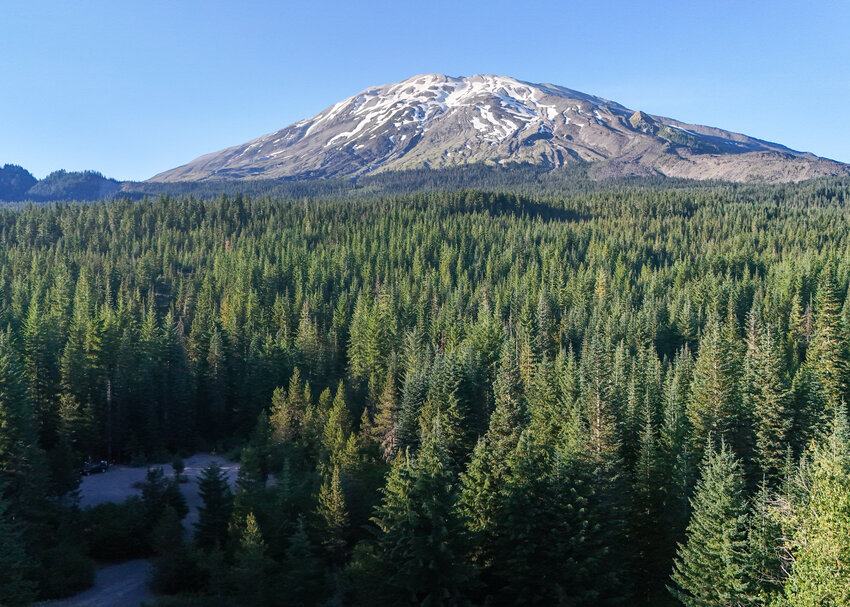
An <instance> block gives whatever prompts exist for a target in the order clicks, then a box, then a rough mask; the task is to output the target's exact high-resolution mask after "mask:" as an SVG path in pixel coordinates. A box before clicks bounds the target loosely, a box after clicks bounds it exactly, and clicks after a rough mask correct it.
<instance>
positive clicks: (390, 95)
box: [149, 74, 850, 182]
mask: <svg viewBox="0 0 850 607" xmlns="http://www.w3.org/2000/svg"><path fill="white" fill-rule="evenodd" d="M477 162H484V163H491V164H501V165H510V164H511V163H533V164H542V165H547V166H551V167H553V168H554V167H559V166H563V165H565V164H569V163H574V162H586V163H590V164H592V165H593V173H594V174H595V176H597V177H600V178H604V177H614V176H629V175H638V176H651V175H661V176H668V177H682V178H690V179H720V180H728V181H768V182H781V181H800V180H804V179H811V178H816V177H825V176H837V175H847V174H850V165H846V164H842V163H839V162H836V161H832V160H828V159H825V158H820V157H818V156H815V155H813V154H811V153H808V152H799V151H796V150H793V149H791V148H788V147H786V146H783V145H781V144H776V143H771V142H768V141H764V140H761V139H757V138H754V137H749V136H747V135H744V134H741V133H733V132H730V131H725V130H723V129H719V128H716V127H710V126H703V125H695V124H689V123H685V122H681V121H678V120H675V119H672V118H666V117H663V116H657V115H653V114H648V113H646V112H643V111H641V110H632V109H629V108H627V107H625V106H623V105H621V104H619V103H617V102H614V101H610V100H607V99H604V98H602V97H596V96H593V95H588V94H586V93H582V92H580V91H575V90H573V89H569V88H566V87H562V86H558V85H554V84H549V83H543V84H534V83H529V82H524V81H521V80H516V79H514V78H510V77H507V76H495V75H475V76H470V77H451V76H444V75H442V74H422V75H418V76H413V77H412V78H408V79H406V80H403V81H401V82H398V83H393V84H386V85H381V86H377V87H371V88H368V89H365V90H363V91H361V92H360V93H358V94H356V95H353V96H351V97H348V98H346V99H343V100H342V101H339V102H338V103H336V104H334V105H332V106H330V107H328V108H326V109H324V110H323V111H321V112H319V113H318V114H316V115H315V116H312V117H310V118H306V119H304V120H301V121H298V122H295V123H293V124H291V125H289V126H287V127H285V128H283V129H280V130H278V131H275V132H273V133H269V134H267V135H263V136H261V137H258V138H256V139H253V140H251V141H249V142H247V143H244V144H241V145H236V146H232V147H229V148H226V149H224V150H221V151H218V152H213V153H210V154H205V155H203V156H200V157H199V158H196V159H195V160H193V161H191V162H189V163H187V164H185V165H182V166H180V167H177V168H175V169H171V170H169V171H165V172H163V173H160V174H158V175H155V176H154V177H152V178H151V179H150V180H149V181H154V182H157V181H159V182H177V181H201V180H210V179H228V180H230V179H237V180H238V179H251V178H254V179H256V178H260V179H269V178H272V179H275V178H291V179H312V178H323V177H333V176H346V175H350V176H357V175H363V174H372V173H378V172H383V171H399V170H406V169H412V168H422V167H426V168H445V167H450V166H458V165H463V164H472V163H477Z"/></svg>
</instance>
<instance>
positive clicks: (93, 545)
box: [83, 497, 150, 561]
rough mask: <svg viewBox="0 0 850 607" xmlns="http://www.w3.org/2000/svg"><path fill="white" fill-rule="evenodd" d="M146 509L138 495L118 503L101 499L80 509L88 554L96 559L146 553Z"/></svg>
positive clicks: (147, 546) (109, 559) (148, 544)
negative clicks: (97, 502)
mask: <svg viewBox="0 0 850 607" xmlns="http://www.w3.org/2000/svg"><path fill="white" fill-rule="evenodd" d="M145 513H146V509H145V506H144V504H143V503H142V501H141V500H140V499H139V498H136V497H133V498H130V499H128V500H127V501H125V502H123V503H121V504H113V503H104V504H100V505H98V506H94V507H92V508H87V509H86V510H84V511H83V529H84V534H85V537H86V541H87V542H88V545H89V554H91V556H92V557H93V558H95V559H99V560H107V561H119V560H125V559H131V558H139V557H143V556H147V555H148V554H149V553H150V543H149V542H148V537H147V532H148V528H147V526H146V525H147V522H146V518H145Z"/></svg>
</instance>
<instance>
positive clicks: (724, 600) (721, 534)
mask: <svg viewBox="0 0 850 607" xmlns="http://www.w3.org/2000/svg"><path fill="white" fill-rule="evenodd" d="M691 509H692V514H691V520H690V523H688V530H687V540H686V542H685V543H684V544H679V551H678V554H677V556H676V560H675V563H674V566H673V574H672V576H671V580H672V582H673V584H674V585H673V587H671V588H670V592H671V593H672V594H673V596H675V597H676V598H677V599H679V600H680V601H681V602H682V603H683V604H684V605H686V606H687V607H709V606H714V605H716V606H717V607H729V606H738V605H748V604H750V603H751V602H752V600H753V592H754V584H753V579H752V576H753V572H752V570H751V563H750V560H749V557H748V542H747V529H748V516H747V504H746V496H745V493H744V480H743V472H742V470H741V465H740V462H739V461H738V460H737V459H735V456H734V455H733V453H732V450H731V449H730V448H729V447H728V446H727V445H726V443H725V442H721V445H720V450H719V451H715V450H714V449H713V448H711V447H710V446H709V447H708V449H707V452H706V457H705V459H704V460H703V464H702V473H701V477H700V480H699V482H698V483H697V486H696V489H695V491H694V496H693V498H691Z"/></svg>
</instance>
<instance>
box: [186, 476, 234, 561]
mask: <svg viewBox="0 0 850 607" xmlns="http://www.w3.org/2000/svg"><path fill="white" fill-rule="evenodd" d="M198 493H199V494H200V497H201V501H202V502H203V505H202V506H199V507H198V522H197V523H195V542H196V543H197V544H198V546H199V547H201V548H202V549H204V550H207V551H210V550H213V549H215V548H219V549H223V548H224V547H225V545H226V543H227V537H228V536H227V525H228V523H229V521H230V516H231V514H232V512H233V494H232V493H231V491H230V485H229V484H228V482H227V476H226V474H225V472H224V471H223V470H222V469H221V467H220V466H219V465H218V464H217V463H216V462H214V461H213V462H210V464H209V465H208V466H207V467H206V468H204V470H203V471H202V472H201V476H200V478H199V479H198Z"/></svg>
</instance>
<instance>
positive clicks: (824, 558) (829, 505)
mask: <svg viewBox="0 0 850 607" xmlns="http://www.w3.org/2000/svg"><path fill="white" fill-rule="evenodd" d="M810 461H811V464H810V466H806V464H805V463H804V468H803V469H802V470H801V479H800V480H801V481H803V482H802V483H801V485H802V487H801V488H802V489H803V490H804V494H803V496H802V497H803V499H802V500H801V501H799V502H797V508H796V510H797V512H792V518H791V520H790V521H788V524H789V525H788V526H789V527H790V531H791V537H790V542H789V543H788V545H787V546H786V549H787V550H789V552H790V554H791V555H792V558H793V568H792V571H791V576H790V577H789V578H788V580H787V582H786V583H785V586H784V597H785V603H784V604H786V605H788V606H789V607H798V606H799V607H809V606H812V607H814V606H820V605H847V604H850V429H848V423H847V418H846V414H845V412H844V410H843V408H842V407H839V408H838V409H837V410H836V413H835V421H834V423H833V431H832V434H831V436H830V437H828V438H827V439H826V440H825V441H823V442H822V443H820V444H817V445H816V446H815V447H814V449H813V450H812V452H811V460H810Z"/></svg>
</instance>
